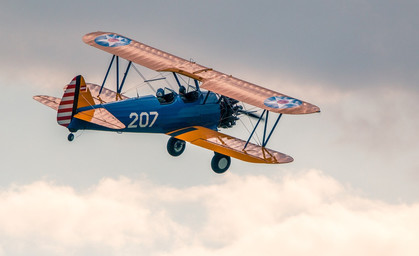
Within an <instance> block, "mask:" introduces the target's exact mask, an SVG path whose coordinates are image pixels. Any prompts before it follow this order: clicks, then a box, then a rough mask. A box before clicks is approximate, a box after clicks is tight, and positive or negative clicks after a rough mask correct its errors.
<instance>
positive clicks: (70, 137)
mask: <svg viewBox="0 0 419 256" xmlns="http://www.w3.org/2000/svg"><path fill="white" fill-rule="evenodd" d="M67 140H68V141H73V140H74V134H73V133H70V134H69V135H68V136H67Z"/></svg>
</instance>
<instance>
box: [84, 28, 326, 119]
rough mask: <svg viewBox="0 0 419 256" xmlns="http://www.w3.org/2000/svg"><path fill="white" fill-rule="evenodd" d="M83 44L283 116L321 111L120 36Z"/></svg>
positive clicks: (99, 36)
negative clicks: (194, 82)
mask: <svg viewBox="0 0 419 256" xmlns="http://www.w3.org/2000/svg"><path fill="white" fill-rule="evenodd" d="M83 41H84V42H85V43H86V44H89V45H91V46H94V47H96V48H99V49H101V50H103V51H106V52H108V53H111V54H114V55H117V56H120V57H122V58H124V59H127V60H129V61H132V62H134V63H137V64H139V65H142V66H145V67H147V68H149V69H152V70H156V71H170V72H177V73H179V74H182V75H185V76H188V77H191V78H193V79H197V80H199V81H201V82H202V85H201V88H203V89H206V90H209V91H212V92H215V93H218V94H221V95H224V96H227V97H230V98H233V99H236V100H239V101H242V102H245V103H248V104H251V105H253V106H256V107H259V108H262V109H266V110H269V111H272V112H277V113H283V114H309V113H315V112H320V108H319V107H317V106H315V105H313V104H310V103H308V102H305V101H302V100H298V99H295V98H292V97H289V96H287V95H284V94H282V93H279V92H276V91H273V90H269V89H266V88H263V87H261V86H258V85H256V84H252V83H249V82H246V81H243V80H240V79H238V78H235V77H233V76H229V75H226V74H224V73H222V72H219V71H216V70H213V69H211V68H208V67H205V66H202V65H199V64H197V63H195V62H192V61H188V60H185V59H183V58H180V57H177V56H175V55H173V54H170V53H167V52H164V51H161V50H158V49H156V48H153V47H151V46H148V45H146V44H143V43H140V42H137V41H135V40H132V39H130V38H127V37H124V36H122V35H119V34H116V33H111V32H100V31H99V32H93V33H89V34H86V35H85V36H84V37H83Z"/></svg>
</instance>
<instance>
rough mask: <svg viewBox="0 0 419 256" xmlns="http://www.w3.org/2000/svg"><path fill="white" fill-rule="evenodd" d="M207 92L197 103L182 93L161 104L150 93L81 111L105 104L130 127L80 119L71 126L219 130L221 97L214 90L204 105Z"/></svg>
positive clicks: (157, 130) (74, 128)
mask: <svg viewBox="0 0 419 256" xmlns="http://www.w3.org/2000/svg"><path fill="white" fill-rule="evenodd" d="M206 93H207V92H203V93H200V95H199V97H198V99H197V100H195V101H193V102H185V101H184V100H183V99H182V98H181V97H180V96H179V95H178V94H176V95H175V97H174V100H173V101H172V102H170V103H161V102H159V100H158V99H157V98H156V97H155V96H153V95H146V96H141V97H138V98H130V99H127V100H122V101H115V102H111V103H105V104H99V105H95V106H88V107H84V108H80V109H78V111H84V110H88V109H92V108H98V107H103V108H105V109H106V110H108V111H109V112H110V113H111V114H112V115H114V116H115V117H116V118H117V119H118V120H119V121H121V122H122V123H123V124H124V125H125V126H126V128H125V129H122V130H113V129H109V128H106V127H103V126H99V125H96V124H93V123H89V122H85V121H83V120H79V119H76V118H74V119H73V121H72V122H71V124H70V125H69V126H68V128H69V129H70V131H77V130H80V129H87V130H101V131H118V132H138V133H139V132H141V133H167V132H170V131H174V130H177V129H181V128H184V127H189V126H203V127H206V128H209V129H212V130H216V129H217V126H218V124H219V121H220V105H219V104H218V98H217V97H216V96H215V95H214V94H212V93H211V94H210V95H209V97H208V98H207V100H206V101H205V104H204V99H205V96H206Z"/></svg>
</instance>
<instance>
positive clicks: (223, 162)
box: [211, 152, 231, 174]
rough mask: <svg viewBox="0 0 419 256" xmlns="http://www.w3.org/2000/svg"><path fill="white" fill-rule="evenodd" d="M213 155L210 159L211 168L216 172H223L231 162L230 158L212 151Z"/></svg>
mask: <svg viewBox="0 0 419 256" xmlns="http://www.w3.org/2000/svg"><path fill="white" fill-rule="evenodd" d="M214 153H215V154H214V157H213V158H212V160H211V168H212V170H213V171H214V172H216V173H219V174H221V173H225V172H226V171H227V170H228V168H229V167H230V164H231V158H230V157H229V156H225V155H223V154H220V153H216V152H214Z"/></svg>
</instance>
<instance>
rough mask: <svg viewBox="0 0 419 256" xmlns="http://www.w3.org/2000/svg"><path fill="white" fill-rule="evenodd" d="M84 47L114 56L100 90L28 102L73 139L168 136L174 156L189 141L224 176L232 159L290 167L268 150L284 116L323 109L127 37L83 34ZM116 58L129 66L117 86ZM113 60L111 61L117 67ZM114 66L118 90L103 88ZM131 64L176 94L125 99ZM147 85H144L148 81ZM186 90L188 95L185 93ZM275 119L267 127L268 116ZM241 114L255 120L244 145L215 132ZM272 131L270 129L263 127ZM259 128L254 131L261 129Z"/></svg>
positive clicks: (79, 84) (78, 80) (83, 86)
mask: <svg viewBox="0 0 419 256" xmlns="http://www.w3.org/2000/svg"><path fill="white" fill-rule="evenodd" d="M83 41H84V42H85V43H86V44H88V45H91V46H94V47H96V48H98V49H100V50H103V51H105V52H108V53H110V54H111V55H112V59H111V62H110V64H109V67H108V69H107V72H106V75H105V78H104V80H103V83H102V85H101V86H100V85H96V84H91V83H86V82H85V80H84V78H83V77H82V76H81V75H78V76H76V77H75V78H74V79H73V80H72V81H71V82H70V83H69V84H68V85H66V86H65V87H64V95H63V96H62V98H61V99H60V98H56V97H52V96H45V95H38V96H34V97H33V98H34V99H35V100H37V101H39V102H40V103H42V104H44V105H47V106H49V107H51V108H53V109H55V110H56V111H57V122H58V124H59V125H61V126H64V127H66V128H67V129H68V130H69V131H70V134H69V135H68V140H69V141H72V140H73V139H74V133H75V132H77V131H78V130H99V131H114V132H119V133H122V132H137V133H163V134H167V135H169V136H170V138H169V140H168V143H167V151H168V153H169V154H170V155H172V156H179V155H181V154H182V153H183V151H184V150H185V146H186V142H190V143H191V144H194V145H196V146H200V147H203V148H206V149H208V150H211V151H213V152H214V156H213V158H212V160H211V167H212V169H213V171H214V172H216V173H224V172H225V171H226V170H227V169H228V168H229V167H230V163H231V157H233V158H237V159H239V160H242V161H246V162H252V163H265V164H280V163H289V162H292V161H293V158H292V157H290V156H288V155H286V154H283V153H280V152H277V151H275V150H272V149H268V148H267V147H266V145H267V144H268V141H269V139H270V138H271V135H272V133H273V132H274V130H275V128H276V127H277V124H278V121H279V120H280V118H281V116H282V115H283V114H310V113H316V112H320V109H319V108H318V107H317V106H315V105H313V104H310V103H307V102H305V101H302V100H299V99H296V98H293V97H290V96H287V95H284V94H281V93H279V92H275V91H272V90H269V89H266V88H263V87H261V86H258V85H255V84H252V83H249V82H246V81H243V80H241V79H238V78H236V77H233V76H231V75H227V74H224V73H222V72H219V71H216V70H213V69H212V68H208V67H205V66H202V65H199V64H197V63H195V62H194V61H191V60H186V59H183V58H180V57H177V56H175V55H172V54H169V53H167V52H164V51H161V50H158V49H156V48H153V47H151V46H148V45H146V44H143V43H140V42H137V41H135V40H133V39H130V38H128V37H125V36H122V35H119V34H116V33H110V32H93V33H89V34H86V35H85V36H84V37H83ZM119 58H123V59H125V60H126V61H127V62H128V64H127V67H126V70H125V73H124V75H123V77H122V80H120V76H119V73H120V71H119ZM115 60H116V61H115ZM114 62H116V77H117V79H116V91H113V90H110V89H108V88H105V87H104V85H105V82H106V79H107V77H108V74H109V72H110V70H111V67H112V65H113V63H114ZM133 64H138V65H141V66H143V67H145V68H147V69H151V70H154V71H158V72H159V73H160V74H161V73H164V74H170V76H173V77H174V80H175V81H176V83H177V87H178V88H177V87H176V89H173V88H169V87H167V88H158V89H157V90H156V91H155V95H141V96H140V95H138V94H137V96H136V97H127V96H126V95H124V93H123V92H122V88H123V86H124V83H125V80H126V77H127V74H128V72H129V70H130V67H131V66H133ZM179 76H184V77H188V78H189V79H191V80H190V81H193V84H184V83H182V82H181V81H180V79H179ZM147 82H148V81H147ZM185 86H187V87H188V89H187V90H186V87H185ZM243 103H245V104H248V105H252V106H254V107H257V108H260V109H262V110H263V112H262V114H261V115H257V114H255V112H252V111H247V110H245V109H243V106H242V105H240V104H243ZM270 112H272V113H275V115H277V117H276V119H272V120H275V121H274V122H273V121H271V123H270V124H269V122H268V117H269V113H270ZM239 115H248V116H250V117H253V118H256V119H257V122H256V124H255V125H254V127H253V130H252V131H251V132H250V130H249V138H248V139H247V140H242V139H238V138H235V137H232V136H230V135H227V134H224V133H221V132H219V129H220V128H222V129H227V128H231V127H233V126H234V125H235V124H236V121H237V120H239ZM262 123H264V125H263V138H262V140H261V141H260V142H259V144H258V143H253V142H251V139H252V136H253V135H254V133H255V131H256V129H257V127H258V126H259V124H262ZM268 126H269V127H268ZM261 128H262V127H260V128H259V130H260V129H261Z"/></svg>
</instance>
